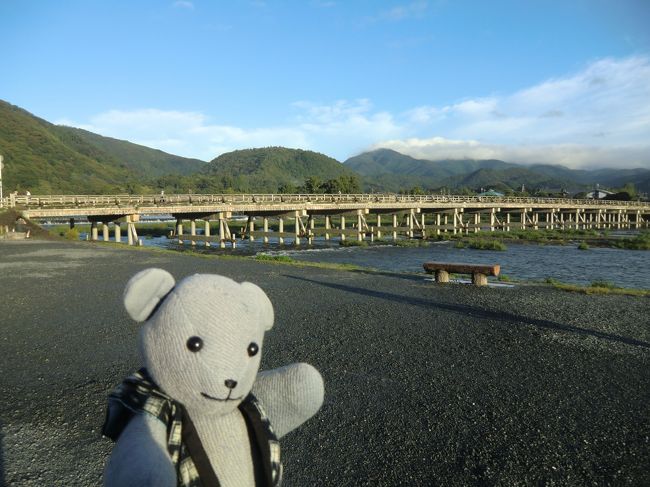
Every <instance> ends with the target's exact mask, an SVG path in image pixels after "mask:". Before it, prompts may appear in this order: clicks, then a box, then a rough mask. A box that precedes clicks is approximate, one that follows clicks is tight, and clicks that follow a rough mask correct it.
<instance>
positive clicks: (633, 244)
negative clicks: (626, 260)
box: [614, 232, 650, 250]
mask: <svg viewBox="0 0 650 487" xmlns="http://www.w3.org/2000/svg"><path fill="white" fill-rule="evenodd" d="M614 244H615V246H616V247H618V248H621V249H627V250H650V232H642V233H640V234H639V235H637V236H636V237H634V238H623V239H620V240H617V241H615V242H614Z"/></svg>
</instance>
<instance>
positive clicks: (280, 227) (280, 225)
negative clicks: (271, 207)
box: [278, 216, 284, 245]
mask: <svg viewBox="0 0 650 487" xmlns="http://www.w3.org/2000/svg"><path fill="white" fill-rule="evenodd" d="M278 233H279V234H280V236H279V237H278V242H279V243H280V245H284V237H283V236H282V235H283V234H284V218H282V217H281V216H280V217H278Z"/></svg>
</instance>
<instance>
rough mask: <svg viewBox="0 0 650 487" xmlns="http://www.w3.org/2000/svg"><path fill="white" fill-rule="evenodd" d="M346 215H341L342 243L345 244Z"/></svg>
mask: <svg viewBox="0 0 650 487" xmlns="http://www.w3.org/2000/svg"><path fill="white" fill-rule="evenodd" d="M344 230H345V215H341V242H345V232H344Z"/></svg>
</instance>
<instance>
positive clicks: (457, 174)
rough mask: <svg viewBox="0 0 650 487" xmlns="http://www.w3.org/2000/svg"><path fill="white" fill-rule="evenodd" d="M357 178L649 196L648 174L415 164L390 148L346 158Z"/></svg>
mask: <svg viewBox="0 0 650 487" xmlns="http://www.w3.org/2000/svg"><path fill="white" fill-rule="evenodd" d="M344 164H345V165H346V166H348V167H350V169H353V170H355V171H357V172H358V173H359V174H361V175H362V176H363V178H364V181H365V182H366V184H370V185H371V186H373V185H374V186H375V187H376V189H378V190H384V191H399V190H400V189H404V188H412V187H415V186H417V187H420V188H422V189H425V190H426V189H429V190H435V189H438V188H450V189H459V188H463V187H464V188H470V189H479V188H488V187H493V188H495V189H501V190H519V189H520V188H521V186H522V185H524V186H525V187H526V188H528V189H535V188H541V189H547V190H560V189H567V190H579V189H587V188H590V187H593V186H595V185H596V184H599V185H600V186H602V187H612V188H616V187H621V186H624V185H625V184H627V183H634V184H635V185H636V187H637V189H638V190H639V191H645V192H650V184H649V181H650V170H648V169H641V168H638V169H596V170H577V169H570V168H567V167H564V166H554V165H546V164H535V165H522V164H515V163H511V162H504V161H500V160H496V159H488V160H473V159H462V160H450V159H446V160H438V161H432V160H426V159H415V158H413V157H410V156H407V155H404V154H401V153H399V152H396V151H394V150H392V149H376V150H373V151H369V152H364V153H362V154H359V155H358V156H354V157H351V158H349V159H347V160H346V161H345V163H344Z"/></svg>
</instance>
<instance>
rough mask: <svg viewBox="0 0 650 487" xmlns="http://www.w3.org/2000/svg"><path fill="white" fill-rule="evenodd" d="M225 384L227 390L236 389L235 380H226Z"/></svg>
mask: <svg viewBox="0 0 650 487" xmlns="http://www.w3.org/2000/svg"><path fill="white" fill-rule="evenodd" d="M225 384H226V387H227V388H228V389H234V388H235V387H237V381H236V380H232V379H226V381H225Z"/></svg>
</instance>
